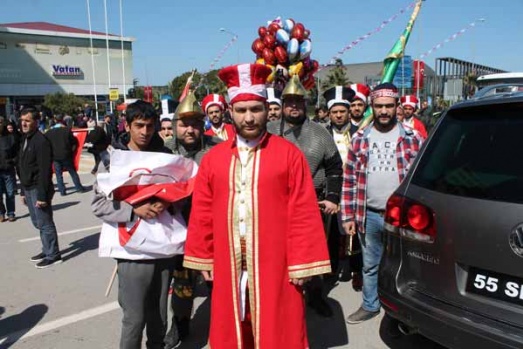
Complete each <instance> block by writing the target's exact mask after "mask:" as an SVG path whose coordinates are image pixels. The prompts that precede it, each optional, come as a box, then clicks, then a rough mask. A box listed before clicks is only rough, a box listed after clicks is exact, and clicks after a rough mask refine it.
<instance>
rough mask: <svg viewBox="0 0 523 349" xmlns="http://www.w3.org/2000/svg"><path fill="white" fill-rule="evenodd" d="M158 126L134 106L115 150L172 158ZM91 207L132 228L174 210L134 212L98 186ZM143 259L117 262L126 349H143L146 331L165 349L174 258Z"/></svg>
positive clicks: (150, 342)
mask: <svg viewBox="0 0 523 349" xmlns="http://www.w3.org/2000/svg"><path fill="white" fill-rule="evenodd" d="M157 120H158V115H157V114H156V112H155V110H154V108H153V106H152V105H151V104H149V103H146V102H143V101H137V102H135V103H133V104H130V105H129V106H128V107H127V116H126V126H125V127H126V131H127V133H126V135H125V137H121V143H118V144H115V145H116V146H115V148H117V149H122V150H128V151H148V152H165V153H170V151H169V150H168V149H167V148H165V147H164V145H163V141H162V139H161V138H160V137H159V136H158V134H157V133H156V132H155V123H156V122H157ZM91 207H92V210H93V213H94V215H95V216H97V217H98V218H100V219H101V220H103V221H104V222H108V223H127V222H133V221H135V220H136V219H137V218H142V219H152V218H155V217H157V216H159V215H160V214H161V213H162V212H163V211H164V210H167V209H170V207H172V206H169V205H168V204H167V203H165V202H163V201H158V200H154V199H153V200H146V201H142V202H140V203H138V204H136V205H134V206H131V205H130V204H128V203H127V202H125V201H117V200H111V199H109V198H108V197H107V196H106V195H105V194H104V193H102V192H101V191H99V189H98V188H97V186H96V185H95V197H94V199H93V202H92V205H91ZM169 212H170V211H169ZM159 224H160V223H159ZM142 257H143V258H137V254H136V253H134V254H133V255H129V259H124V258H118V259H117V263H118V282H119V285H118V302H119V303H120V306H121V307H122V310H123V319H122V333H121V338H120V348H121V349H140V348H141V343H142V333H143V330H144V328H146V331H147V348H150V349H153V348H154V349H163V347H164V336H165V332H166V329H167V295H168V288H169V280H170V278H171V275H172V272H173V265H174V263H173V258H172V257H171V258H161V259H157V258H154V257H151V256H147V255H145V254H144V255H143V256H142Z"/></svg>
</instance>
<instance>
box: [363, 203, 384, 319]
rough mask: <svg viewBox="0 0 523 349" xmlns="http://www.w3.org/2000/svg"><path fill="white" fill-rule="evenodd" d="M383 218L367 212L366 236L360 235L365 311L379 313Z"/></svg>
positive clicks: (377, 214)
mask: <svg viewBox="0 0 523 349" xmlns="http://www.w3.org/2000/svg"><path fill="white" fill-rule="evenodd" d="M383 223H384V222H383V217H382V216H381V215H380V214H379V213H376V212H371V211H368V210H367V220H366V222H365V234H360V235H359V238H360V243H361V251H362V253H363V305H362V307H363V309H365V310H367V311H372V312H374V311H379V310H380V301H379V299H378V268H379V265H380V260H381V255H382V253H383V242H382V240H381V237H382V234H383Z"/></svg>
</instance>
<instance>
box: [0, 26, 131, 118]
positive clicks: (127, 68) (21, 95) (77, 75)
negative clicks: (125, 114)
mask: <svg viewBox="0 0 523 349" xmlns="http://www.w3.org/2000/svg"><path fill="white" fill-rule="evenodd" d="M90 38H91V35H90V33H89V31H88V30H84V29H78V28H72V27H66V26H61V25H56V24H51V23H46V22H28V23H8V24H0V115H10V114H12V113H13V110H14V108H15V107H18V106H20V105H23V104H40V103H41V102H42V101H43V98H44V96H45V95H46V94H48V93H55V92H62V93H73V94H75V95H78V96H85V97H88V98H89V99H94V95H95V91H96V95H97V96H98V98H99V100H100V101H107V100H108V94H109V89H110V88H117V89H118V90H119V93H120V95H124V94H125V93H127V90H128V89H129V88H130V87H132V84H133V66H132V43H133V41H134V39H133V38H128V37H120V36H117V35H112V34H109V35H108V38H109V67H110V69H108V65H107V48H106V35H105V33H100V32H92V40H93V50H91V44H90ZM122 43H123V60H122ZM91 57H92V58H93V59H94V68H95V69H94V76H93V69H92V67H93V64H92V60H91ZM109 71H110V83H109ZM124 72H125V74H124ZM124 75H125V77H124ZM94 81H96V84H94Z"/></svg>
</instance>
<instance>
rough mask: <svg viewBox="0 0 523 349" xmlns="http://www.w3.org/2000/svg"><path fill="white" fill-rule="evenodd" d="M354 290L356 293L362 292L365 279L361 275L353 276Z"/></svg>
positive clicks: (355, 274)
mask: <svg viewBox="0 0 523 349" xmlns="http://www.w3.org/2000/svg"><path fill="white" fill-rule="evenodd" d="M352 288H353V289H354V291H356V292H361V290H362V289H363V278H362V276H361V274H360V273H353V274H352Z"/></svg>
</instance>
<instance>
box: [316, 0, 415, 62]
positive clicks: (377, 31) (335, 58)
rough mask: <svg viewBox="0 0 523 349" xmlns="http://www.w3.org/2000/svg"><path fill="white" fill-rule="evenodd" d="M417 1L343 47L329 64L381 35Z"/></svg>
mask: <svg viewBox="0 0 523 349" xmlns="http://www.w3.org/2000/svg"><path fill="white" fill-rule="evenodd" d="M416 3H417V1H414V2H412V3H411V4H409V5H408V6H406V7H405V8H402V9H401V10H399V12H398V13H396V14H395V15H394V16H392V17H390V18H389V19H387V20H385V21H382V22H381V24H380V25H379V26H378V27H376V28H375V29H374V30H372V31H370V32H368V33H367V34H365V35H362V36H360V37H359V38H357V39H356V40H354V41H352V42H351V43H350V44H348V45H347V46H345V47H343V48H342V49H341V50H339V51H338V53H337V54H336V55H334V57H332V59H331V60H330V63H329V64H334V63H336V60H338V59H339V58H340V57H341V56H342V55H343V54H344V53H345V52H347V51H348V50H350V49H352V48H353V47H355V46H356V45H358V44H359V43H360V42H362V41H364V40H366V39H368V38H369V37H371V36H372V35H374V34H376V33H379V32H380V31H381V30H382V29H383V28H385V27H386V26H387V25H388V24H390V23H391V22H393V21H394V20H395V19H396V18H398V17H399V16H400V15H401V14H403V13H405V12H407V11H408V10H409V9H411V8H412V7H414V6H415V5H416ZM327 65H328V64H324V65H322V66H321V67H320V69H319V70H321V69H322V68H324V67H326V66H327Z"/></svg>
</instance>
